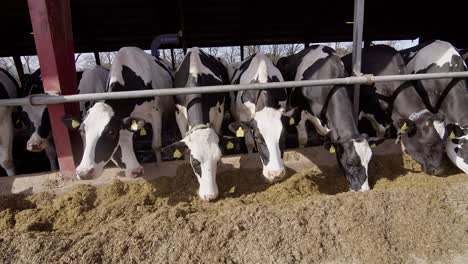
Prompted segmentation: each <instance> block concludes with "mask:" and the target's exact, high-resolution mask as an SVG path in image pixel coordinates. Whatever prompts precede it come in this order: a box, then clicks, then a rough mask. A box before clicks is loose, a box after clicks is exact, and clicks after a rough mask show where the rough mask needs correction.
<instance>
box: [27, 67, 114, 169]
mask: <svg viewBox="0 0 468 264" xmlns="http://www.w3.org/2000/svg"><path fill="white" fill-rule="evenodd" d="M108 73H109V71H108V70H107V69H105V68H103V67H101V66H96V67H94V68H92V69H87V70H85V71H84V72H77V77H78V82H79V85H78V91H79V93H80V94H85V93H100V92H105V87H106V86H105V85H106V82H107V78H108ZM43 93H44V86H43V83H42V77H41V70H40V69H38V70H36V71H35V72H34V73H32V74H31V75H29V76H28V79H27V82H26V84H25V87H24V90H23V96H30V95H35V94H43ZM92 104H93V102H81V103H80V111H81V114H82V115H83V114H84V113H85V112H86V109H89V107H90V106H92ZM20 118H21V119H20V121H21V122H22V123H24V124H26V125H27V127H29V128H30V129H31V136H30V138H29V140H28V142H27V143H26V149H27V150H28V151H33V152H41V151H45V152H46V155H47V158H48V159H49V162H50V168H51V170H57V169H58V167H57V160H56V159H57V153H56V151H55V146H54V141H53V138H52V129H51V125H50V118H49V112H48V111H47V106H46V105H39V106H37V105H36V106H23V107H22V108H21V111H20Z"/></svg>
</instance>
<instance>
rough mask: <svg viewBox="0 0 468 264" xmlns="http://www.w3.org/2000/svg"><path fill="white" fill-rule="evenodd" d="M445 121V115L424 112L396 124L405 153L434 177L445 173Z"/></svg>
mask: <svg viewBox="0 0 468 264" xmlns="http://www.w3.org/2000/svg"><path fill="white" fill-rule="evenodd" d="M444 120H445V116H444V115H443V114H432V113H430V112H428V111H424V112H421V114H420V115H418V116H416V117H411V116H410V118H405V119H400V120H398V121H397V123H396V126H397V128H398V134H399V136H400V137H401V143H402V146H403V148H404V151H405V152H406V153H408V154H409V155H410V156H411V157H412V158H413V159H414V160H415V161H416V162H418V163H419V164H421V166H422V169H423V171H425V172H426V173H429V174H432V175H440V174H441V173H442V172H443V167H442V165H443V159H444V155H445V152H444V142H443V138H444V134H445V128H444Z"/></svg>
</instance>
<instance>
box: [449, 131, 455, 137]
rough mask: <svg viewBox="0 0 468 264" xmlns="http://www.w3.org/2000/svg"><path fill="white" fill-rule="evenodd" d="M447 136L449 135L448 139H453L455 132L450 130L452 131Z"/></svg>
mask: <svg viewBox="0 0 468 264" xmlns="http://www.w3.org/2000/svg"><path fill="white" fill-rule="evenodd" d="M449 137H450V139H454V138H455V133H453V131H452V133H450V136H449Z"/></svg>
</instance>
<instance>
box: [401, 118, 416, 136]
mask: <svg viewBox="0 0 468 264" xmlns="http://www.w3.org/2000/svg"><path fill="white" fill-rule="evenodd" d="M397 129H398V134H408V135H409V136H411V135H413V134H414V133H416V124H415V123H414V122H413V121H411V120H409V119H406V118H402V119H400V120H398V122H397Z"/></svg>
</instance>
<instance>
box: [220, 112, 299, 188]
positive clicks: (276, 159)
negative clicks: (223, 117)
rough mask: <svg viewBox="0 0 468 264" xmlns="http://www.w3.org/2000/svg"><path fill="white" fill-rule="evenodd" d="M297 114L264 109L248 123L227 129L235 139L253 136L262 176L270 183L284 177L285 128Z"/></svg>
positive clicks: (239, 122)
mask: <svg viewBox="0 0 468 264" xmlns="http://www.w3.org/2000/svg"><path fill="white" fill-rule="evenodd" d="M297 112H298V109H297V108H294V109H292V110H290V111H288V112H287V113H285V112H284V109H282V108H281V109H275V108H272V107H264V108H263V109H262V110H260V111H258V112H255V116H254V117H253V119H251V120H250V121H247V122H244V121H237V122H233V123H231V124H229V129H230V130H231V131H232V132H233V133H235V134H236V136H237V137H243V136H244V133H249V132H251V133H252V134H253V137H254V140H255V143H256V145H257V150H258V152H259V154H260V159H261V161H262V164H263V176H264V177H265V178H266V179H267V180H268V181H270V182H274V181H277V180H279V179H281V178H283V177H284V176H285V175H286V170H285V168H284V163H283V154H284V149H285V140H286V126H288V125H290V121H291V117H293V116H295V115H296V114H297Z"/></svg>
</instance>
